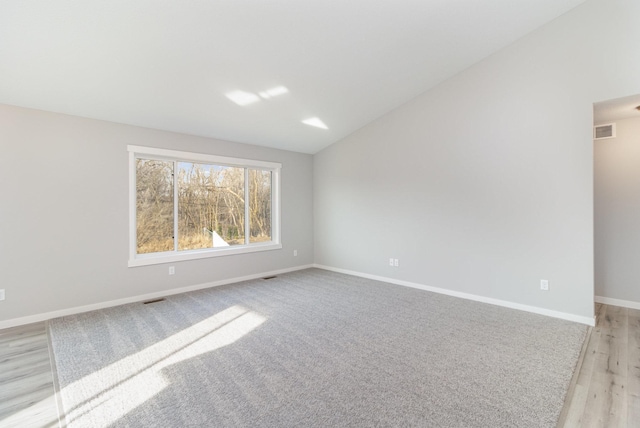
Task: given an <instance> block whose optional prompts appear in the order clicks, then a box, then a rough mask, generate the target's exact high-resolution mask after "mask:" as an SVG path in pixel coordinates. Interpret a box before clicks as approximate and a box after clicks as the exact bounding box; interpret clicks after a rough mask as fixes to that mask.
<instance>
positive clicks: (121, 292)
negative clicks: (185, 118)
mask: <svg viewBox="0 0 640 428" xmlns="http://www.w3.org/2000/svg"><path fill="white" fill-rule="evenodd" d="M128 144H135V145H141V146H151V147H158V148H167V149H178V150H184V151H192V152H201V153H210V154H217V155H222V156H232V157H240V158H247V159H258V160H265V161H274V162H281V163H282V186H281V190H282V193H281V195H282V243H283V249H282V250H274V251H268V252H260V253H251V254H243V255H233V256H226V257H216V258H209V259H202V260H194V261H187V262H179V263H172V265H174V266H175V268H176V274H175V275H173V276H169V275H168V265H166V264H162V265H155V266H145V267H135V268H128V267H127V260H128V248H129V243H128V242H129V241H128V194H129V193H128V152H127V145H128ZM312 170H313V162H312V157H311V156H310V155H305V154H300V153H293V152H286V151H281V150H274V149H268V148H264V147H257V146H250V145H245V144H236V143H230V142H225V141H219V140H213V139H208V138H200V137H194V136H189V135H182V134H176V133H171V132H164V131H156V130H151V129H145V128H139V127H134V126H127V125H120V124H115V123H110V122H103V121H98V120H91V119H84V118H79V117H73V116H66V115H61V114H55V113H47V112H42V111H37V110H30V109H23V108H17V107H10V106H4V105H0V173H1V174H2V190H3V191H2V202H1V203H0V284H1V285H0V288H4V289H5V290H6V300H5V301H2V302H0V323H1V322H2V321H6V320H13V319H17V318H21V317H28V316H32V315H37V314H43V313H47V312H51V311H59V310H64V309H68V308H73V307H77V306H84V305H90V304H96V303H100V302H106V301H110V300H116V299H124V298H128V297H131V296H139V295H144V294H149V293H157V292H162V291H163V290H170V289H175V288H180V287H186V286H192V285H197V284H203V283H208V282H211V281H220V280H224V279H229V278H237V277H242V276H247V275H252V274H259V273H262V272H269V271H274V270H281V269H287V268H293V267H296V266H301V265H306V264H310V263H313V245H312V242H313V199H312ZM293 249H297V250H298V257H293ZM5 324H6V323H5Z"/></svg>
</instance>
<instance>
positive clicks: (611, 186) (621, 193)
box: [594, 114, 640, 304]
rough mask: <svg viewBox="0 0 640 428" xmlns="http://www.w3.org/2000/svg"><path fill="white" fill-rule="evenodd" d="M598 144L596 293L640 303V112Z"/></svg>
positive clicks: (596, 167) (596, 145)
mask: <svg viewBox="0 0 640 428" xmlns="http://www.w3.org/2000/svg"><path fill="white" fill-rule="evenodd" d="M638 116H639V117H638V118H635V119H625V120H619V121H617V122H616V136H617V137H616V138H612V139H607V140H598V141H595V142H594V157H595V160H594V161H595V162H594V165H595V192H594V194H595V266H596V269H595V272H596V295H597V296H601V297H606V298H609V299H618V300H627V301H631V302H636V303H638V304H640V263H639V262H638V261H639V260H640V114H638Z"/></svg>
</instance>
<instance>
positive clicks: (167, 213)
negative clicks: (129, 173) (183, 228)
mask: <svg viewBox="0 0 640 428" xmlns="http://www.w3.org/2000/svg"><path fill="white" fill-rule="evenodd" d="M136 224H137V241H136V242H137V251H138V254H146V253H156V252H161V251H173V249H174V243H173V162H167V161H157V160H148V159H138V160H137V161H136Z"/></svg>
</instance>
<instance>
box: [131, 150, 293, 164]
mask: <svg viewBox="0 0 640 428" xmlns="http://www.w3.org/2000/svg"><path fill="white" fill-rule="evenodd" d="M127 150H128V151H129V152H132V153H134V155H137V154H144V155H152V156H156V157H158V158H160V159H166V160H172V161H174V160H176V159H178V160H181V161H186V162H189V161H193V162H208V163H214V164H216V165H222V166H237V167H242V168H246V167H256V168H262V169H281V168H282V164H281V163H279V162H267V161H259V160H254V159H241V158H231V157H228V156H217V155H209V154H205V153H194V152H183V151H180V150H167V149H157V148H155V147H145V146H132V145H128V146H127Z"/></svg>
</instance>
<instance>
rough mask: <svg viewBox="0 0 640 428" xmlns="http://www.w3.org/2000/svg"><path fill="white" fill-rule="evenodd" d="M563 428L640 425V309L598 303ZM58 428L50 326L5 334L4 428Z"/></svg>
mask: <svg viewBox="0 0 640 428" xmlns="http://www.w3.org/2000/svg"><path fill="white" fill-rule="evenodd" d="M596 313H597V314H598V324H597V325H596V327H595V328H593V329H592V332H591V336H590V338H588V342H587V344H586V348H585V354H584V358H583V361H582V366H581V369H580V371H579V372H578V373H577V375H576V382H575V384H574V386H573V391H572V393H571V395H570V396H569V397H567V401H566V404H565V410H564V411H563V416H562V418H561V421H560V423H559V424H558V426H559V427H560V428H562V427H564V428H587V427H589V428H590V427H594V428H595V427H598V428H632V427H633V428H637V427H640V311H638V310H633V309H625V308H619V307H616V306H608V305H596ZM10 427H24V428H26V427H30V428H31V427H33V428H51V427H58V417H57V409H56V403H55V397H54V388H53V378H52V373H51V365H50V361H49V350H48V341H47V335H46V331H45V325H44V323H38V324H31V325H28V326H23V327H16V328H11V329H6V330H0V428H10Z"/></svg>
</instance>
